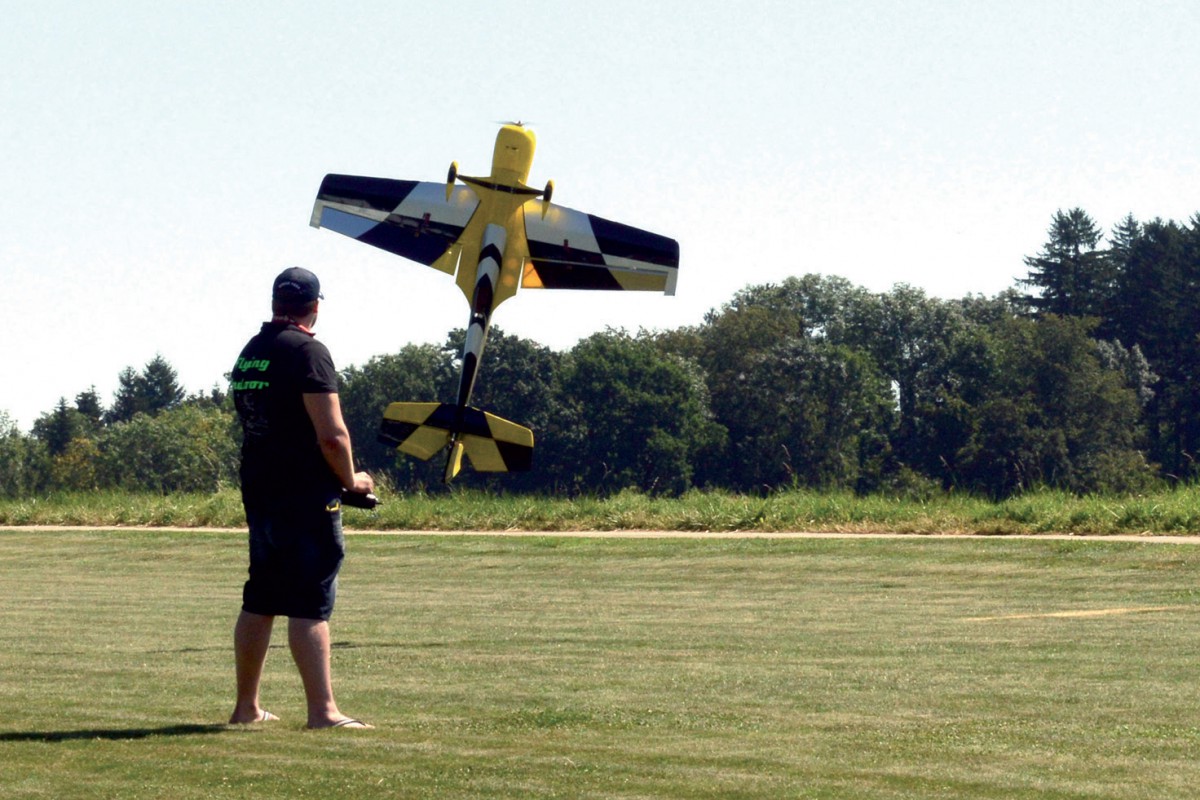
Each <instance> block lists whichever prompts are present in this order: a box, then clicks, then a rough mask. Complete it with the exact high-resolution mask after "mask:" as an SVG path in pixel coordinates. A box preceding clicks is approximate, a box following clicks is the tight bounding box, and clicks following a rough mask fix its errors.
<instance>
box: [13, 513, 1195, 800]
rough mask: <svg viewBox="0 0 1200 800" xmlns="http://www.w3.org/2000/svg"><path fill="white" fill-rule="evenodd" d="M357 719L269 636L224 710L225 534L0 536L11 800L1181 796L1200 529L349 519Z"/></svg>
mask: <svg viewBox="0 0 1200 800" xmlns="http://www.w3.org/2000/svg"><path fill="white" fill-rule="evenodd" d="M349 551H350V552H349V558H348V561H347V565H346V568H345V570H344V572H343V580H342V588H341V595H340V597H339V608H338V612H337V614H336V615H335V617H334V620H333V635H334V641H335V649H334V670H335V681H336V686H337V689H338V695H339V701H340V702H341V705H342V707H343V709H344V710H345V711H347V712H348V713H351V714H354V715H360V716H362V717H363V718H365V719H367V720H369V721H371V722H373V723H375V724H376V725H377V726H378V729H377V730H374V731H321V732H310V731H305V730H303V718H304V714H303V704H302V699H301V694H300V687H299V680H298V678H297V677H296V675H295V670H294V669H293V667H292V666H291V663H290V660H289V657H288V654H287V651H286V649H284V648H282V647H276V648H275V649H273V650H272V654H271V657H270V659H269V662H268V668H267V676H266V679H265V690H264V705H265V706H266V707H267V708H270V709H271V710H272V711H274V712H275V713H277V714H279V715H280V716H281V717H282V718H283V720H282V721H281V722H278V723H271V724H268V725H262V726H254V727H251V728H238V729H234V728H229V727H226V726H224V725H222V724H221V723H222V722H223V720H224V719H225V718H226V716H227V715H228V713H229V710H230V705H231V702H232V699H231V692H232V686H231V682H232V665H231V658H232V657H231V652H230V649H231V646H230V638H231V628H232V624H233V620H234V617H235V615H236V613H237V607H238V598H239V592H240V582H241V580H242V575H243V570H244V565H243V558H244V556H243V538H242V536H240V535H238V534H229V533H213V532H187V533H178V532H176V533H169V532H146V531H128V530H126V531H65V532H57V531H56V532H46V531H40V532H32V531H8V532H0V593H2V596H3V597H4V598H5V602H4V603H3V605H2V606H0V793H2V795H3V797H5V798H93V797H94V798H167V797H169V798H246V797H254V798H303V797H322V798H329V797H335V796H342V797H353V798H383V797H387V798H404V797H428V798H435V797H436V798H467V797H470V798H494V797H519V798H531V797H563V798H608V797H616V798H652V797H653V798H658V797H673V798H768V797H769V798H774V797H795V798H956V799H959V798H1022V797H1028V798H1072V799H1075V798H1114V799H1115V798H1121V800H1128V799H1129V798H1181V797H1187V796H1194V795H1195V793H1196V791H1197V790H1196V787H1197V786H1200V680H1197V677H1198V676H1197V664H1198V661H1200V659H1198V658H1197V655H1198V650H1200V613H1197V611H1198V609H1200V604H1198V602H1197V584H1198V580H1197V579H1198V577H1200V548H1198V546H1197V545H1194V544H1183V543H1169V542H1163V541H1154V542H1146V543H1130V542H1116V541H1094V540H1093V541H1064V540H1016V539H1006V538H977V537H976V538H963V537H952V538H928V537H912V538H905V539H898V540H897V539H888V540H883V539H870V538H852V539H832V540H831V539H816V540H814V539H796V540H750V539H719V540H677V539H673V540H666V539H622V540H614V539H567V538H554V537H523V538H504V537H433V536H371V535H365V536H353V537H350V540H349Z"/></svg>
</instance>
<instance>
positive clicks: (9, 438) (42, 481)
mask: <svg viewBox="0 0 1200 800" xmlns="http://www.w3.org/2000/svg"><path fill="white" fill-rule="evenodd" d="M49 475H50V457H49V454H48V453H47V452H46V445H45V443H44V442H42V441H40V440H38V439H35V438H33V437H32V436H24V435H22V434H21V432H20V431H19V430H18V429H17V426H16V424H15V423H14V422H13V421H12V418H11V417H10V416H9V415H8V412H6V411H0V497H9V498H16V497H29V496H31V495H33V494H36V493H38V492H41V491H43V490H44V488H45V486H46V483H47V481H48V480H49Z"/></svg>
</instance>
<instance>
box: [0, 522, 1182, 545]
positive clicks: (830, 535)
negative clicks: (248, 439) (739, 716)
mask: <svg viewBox="0 0 1200 800" xmlns="http://www.w3.org/2000/svg"><path fill="white" fill-rule="evenodd" d="M83 530H121V531H164V532H179V533H186V532H189V531H192V532H197V533H244V532H245V530H246V529H245V528H179V527H141V526H114V525H0V531H30V532H34V531H47V532H54V531H83ZM346 535H348V536H496V537H513V538H528V537H552V538H564V539H1045V540H1051V541H1053V540H1063V541H1068V540H1078V541H1105V542H1154V543H1159V544H1200V535H1196V534H1179V535H1175V534H1112V535H1089V534H1065V533H1036V534H1003V535H984V534H973V533H889V532H875V533H840V532H826V531H649V530H620V531H515V530H513V531H399V530H397V531H383V530H355V529H349V528H348V529H347V530H346Z"/></svg>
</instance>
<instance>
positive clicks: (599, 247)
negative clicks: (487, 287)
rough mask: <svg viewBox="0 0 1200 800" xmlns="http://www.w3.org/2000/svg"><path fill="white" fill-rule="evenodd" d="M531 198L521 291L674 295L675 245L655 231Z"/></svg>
mask: <svg viewBox="0 0 1200 800" xmlns="http://www.w3.org/2000/svg"><path fill="white" fill-rule="evenodd" d="M545 206H546V203H545V201H543V200H530V201H529V202H528V203H526V204H525V206H524V212H525V238H526V239H527V240H528V244H529V259H528V260H527V261H526V263H525V267H524V273H523V274H522V276H521V288H523V289H616V290H626V291H651V292H663V293H665V294H675V281H676V276H677V274H678V272H679V243H678V242H676V241H675V240H674V239H669V238H667V237H666V236H660V235H658V234H657V233H650V232H649V231H643V230H639V229H638V228H631V227H630V226H628V225H622V224H621V223H619V222H612V221H610V220H606V219H603V218H601V217H597V216H595V215H594V214H585V213H583V212H582V211H575V210H573V209H570V208H564V207H563V206H557V205H550V206H549V208H546V209H545V212H546V213H545V216H544V217H543V216H542V210H543V208H544V207H545Z"/></svg>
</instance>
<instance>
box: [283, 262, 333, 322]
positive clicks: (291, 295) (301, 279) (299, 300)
mask: <svg viewBox="0 0 1200 800" xmlns="http://www.w3.org/2000/svg"><path fill="white" fill-rule="evenodd" d="M322 298H324V295H322V294H321V282H320V281H319V280H317V276H316V275H314V274H312V273H311V272H309V271H308V270H306V269H304V268H303V267H288V268H287V269H285V270H284V271H283V272H281V273H279V275H278V276H277V277H276V278H275V283H274V285H273V286H272V287H271V313H273V314H275V315H276V316H279V317H291V318H299V317H306V316H308V315H309V314H311V313H313V312H314V311H315V310H316V308H317V301H318V300H320V299H322Z"/></svg>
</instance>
